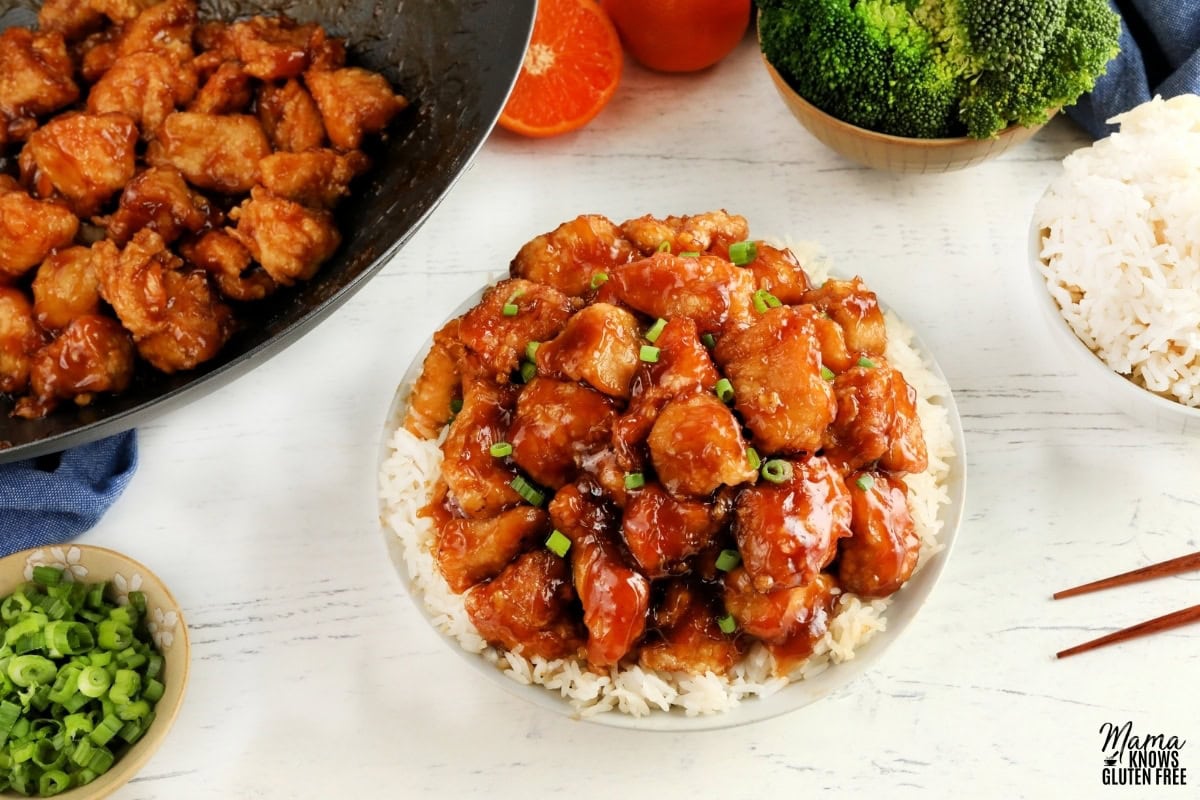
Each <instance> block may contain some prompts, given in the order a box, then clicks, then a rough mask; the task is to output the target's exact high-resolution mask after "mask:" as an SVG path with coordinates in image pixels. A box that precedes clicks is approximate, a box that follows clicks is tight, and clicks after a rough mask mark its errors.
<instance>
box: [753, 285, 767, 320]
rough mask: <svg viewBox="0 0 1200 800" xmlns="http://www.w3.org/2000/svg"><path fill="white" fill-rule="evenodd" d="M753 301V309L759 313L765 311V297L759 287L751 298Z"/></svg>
mask: <svg viewBox="0 0 1200 800" xmlns="http://www.w3.org/2000/svg"><path fill="white" fill-rule="evenodd" d="M751 299H752V300H753V301H754V310H755V311H757V312H758V313H760V314H765V313H767V299H766V298H765V297H763V290H762V289H759V290H758V291H757V292H755V293H754V297H753V298H751Z"/></svg>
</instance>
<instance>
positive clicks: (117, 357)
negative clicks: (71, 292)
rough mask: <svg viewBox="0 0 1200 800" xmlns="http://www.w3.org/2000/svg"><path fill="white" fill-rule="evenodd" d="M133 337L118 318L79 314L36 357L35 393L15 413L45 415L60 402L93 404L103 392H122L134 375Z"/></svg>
mask: <svg viewBox="0 0 1200 800" xmlns="http://www.w3.org/2000/svg"><path fill="white" fill-rule="evenodd" d="M133 353H134V350H133V340H132V339H130V338H129V333H128V332H126V330H125V329H124V328H122V327H121V325H120V323H118V322H117V321H116V320H115V319H112V318H111V317H102V316H98V315H95V314H89V315H84V316H80V317H76V318H75V319H74V320H72V321H71V324H70V325H68V326H67V329H66V330H64V331H63V332H62V333H61V334H60V335H59V337H58V338H57V339H55V340H54V341H53V342H51V343H50V344H48V345H46V346H45V347H43V348H42V349H41V350H39V351H38V352H37V354H36V355H34V357H33V361H32V366H31V369H30V373H29V396H28V397H23V398H21V399H20V400H19V401H18V403H17V407H16V410H15V411H14V414H15V415H16V416H18V417H24V418H25V419H39V418H41V417H44V416H45V415H46V414H48V413H49V412H50V411H52V410H53V409H54V407H55V406H56V405H57V404H58V402H59V401H60V400H74V401H75V403H76V404H77V405H88V404H89V403H91V402H92V398H93V397H94V396H95V395H96V394H98V393H100V392H121V391H124V390H125V388H126V387H128V386H129V381H130V380H131V379H132V378H133Z"/></svg>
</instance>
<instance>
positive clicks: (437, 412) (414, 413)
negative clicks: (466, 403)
mask: <svg viewBox="0 0 1200 800" xmlns="http://www.w3.org/2000/svg"><path fill="white" fill-rule="evenodd" d="M458 324H459V321H458V318H457V317H456V318H454V319H452V320H450V321H449V322H447V323H446V324H445V325H443V326H442V328H441V329H440V330H439V331H438V332H437V333H435V334H434V335H433V345H432V346H431V347H430V348H429V353H428V354H427V355H426V356H425V361H424V362H423V363H422V364H421V374H420V376H419V377H418V378H417V382H416V384H415V385H414V386H413V390H412V396H411V397H409V400H408V413H407V414H406V415H405V417H404V429H405V430H407V431H408V432H409V433H411V434H413V435H414V436H420V437H421V438H422V439H434V438H437V435H438V434H439V433H441V430H442V428H443V427H445V425H446V423H447V422H449V421H450V418H451V417H452V416H453V415H454V412H453V411H452V409H451V404H452V403H453V402H454V398H455V397H457V396H458V393H459V389H460V387H461V386H462V374H461V373H460V372H459V368H458V365H459V362H460V361H461V360H462V358H463V353H464V350H463V344H462V342H461V341H460V340H459V338H458Z"/></svg>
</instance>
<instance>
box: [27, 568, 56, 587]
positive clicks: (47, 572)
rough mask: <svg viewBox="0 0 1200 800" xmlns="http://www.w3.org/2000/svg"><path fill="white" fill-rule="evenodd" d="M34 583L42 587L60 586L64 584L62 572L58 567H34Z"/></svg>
mask: <svg viewBox="0 0 1200 800" xmlns="http://www.w3.org/2000/svg"><path fill="white" fill-rule="evenodd" d="M33 582H34V583H37V584H41V585H42V586H58V585H59V584H60V583H62V570H61V569H59V568H58V567H47V566H37V567H34V568H33Z"/></svg>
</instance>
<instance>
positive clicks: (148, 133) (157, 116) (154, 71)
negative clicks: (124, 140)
mask: <svg viewBox="0 0 1200 800" xmlns="http://www.w3.org/2000/svg"><path fill="white" fill-rule="evenodd" d="M195 93H196V73H195V71H194V70H193V69H192V68H191V66H190V65H189V64H181V63H179V61H178V60H177V59H176V58H175V57H174V56H171V55H168V54H165V53H161V52H158V51H155V50H145V51H142V52H138V53H131V54H130V55H127V56H121V57H120V58H118V59H117V60H116V61H115V62H114V63H113V65H112V67H111V68H109V70H108V71H107V72H105V73H104V75H103V76H102V77H101V78H100V80H99V81H97V82H96V84H95V85H94V86H93V87H92V89H91V91H90V92H89V93H88V101H87V107H88V111H90V112H92V113H93V114H106V113H109V112H120V113H122V114H124V115H125V116H127V117H129V118H130V119H132V120H133V121H134V122H136V123H137V124H138V127H139V128H141V131H142V138H143V139H151V138H153V136H154V134H155V133H156V132H157V131H158V127H159V126H160V125H162V123H163V120H165V119H166V118H167V115H168V114H170V113H172V112H173V111H175V109H176V108H177V107H179V106H182V105H184V104H185V103H187V102H188V101H190V100H191V99H192V96H193V95H195Z"/></svg>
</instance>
